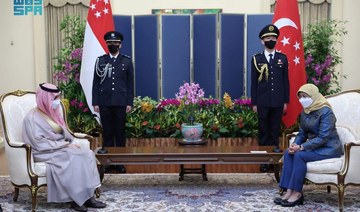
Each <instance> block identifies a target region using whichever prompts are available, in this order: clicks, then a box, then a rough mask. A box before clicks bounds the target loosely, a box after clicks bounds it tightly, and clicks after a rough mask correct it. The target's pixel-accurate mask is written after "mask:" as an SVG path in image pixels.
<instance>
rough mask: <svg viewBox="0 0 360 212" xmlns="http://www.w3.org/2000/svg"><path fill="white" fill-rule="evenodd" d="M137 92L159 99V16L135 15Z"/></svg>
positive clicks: (140, 94) (137, 93) (139, 94)
mask: <svg viewBox="0 0 360 212" xmlns="http://www.w3.org/2000/svg"><path fill="white" fill-rule="evenodd" d="M134 31H135V33H134V34H135V65H136V66H135V70H136V73H135V93H136V95H137V96H143V97H144V96H149V97H151V98H153V99H159V85H160V83H159V75H158V70H159V69H158V65H159V64H158V61H159V59H158V58H159V57H158V52H159V48H158V45H159V42H158V17H157V16H156V15H144V16H135V18H134Z"/></svg>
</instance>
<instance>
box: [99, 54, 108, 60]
mask: <svg viewBox="0 0 360 212" xmlns="http://www.w3.org/2000/svg"><path fill="white" fill-rule="evenodd" d="M106 55H107V54H103V55H101V56H99V57H98V58H99V59H100V58H103V57H105V56H106Z"/></svg>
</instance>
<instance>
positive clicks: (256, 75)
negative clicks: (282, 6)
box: [251, 24, 289, 172]
mask: <svg viewBox="0 0 360 212" xmlns="http://www.w3.org/2000/svg"><path fill="white" fill-rule="evenodd" d="M278 37H279V29H278V28H277V27H276V26H275V25H273V24H270V25H267V26H265V27H264V28H263V29H262V30H261V31H260V33H259V38H260V39H261V43H262V45H264V51H263V52H260V53H258V54H255V55H254V56H253V57H252V60H251V100H252V105H253V110H254V111H255V112H257V114H258V119H259V125H258V130H259V132H258V133H259V134H258V139H259V145H260V146H275V148H274V151H275V152H279V151H280V149H279V133H280V124H281V118H282V116H283V114H284V113H285V111H286V108H287V104H288V103H289V78H288V60H287V57H286V55H285V54H282V53H280V52H277V51H275V45H276V42H277V38H278ZM267 169H268V167H267V165H262V166H261V170H262V171H264V172H265V171H267Z"/></svg>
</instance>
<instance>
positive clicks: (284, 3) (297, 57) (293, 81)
mask: <svg viewBox="0 0 360 212" xmlns="http://www.w3.org/2000/svg"><path fill="white" fill-rule="evenodd" d="M273 24H274V25H275V26H277V27H278V28H279V30H280V36H279V38H278V41H277V44H276V49H277V50H278V51H281V52H282V53H284V54H286V56H287V58H288V61H289V81H290V103H289V105H288V108H287V112H286V115H284V117H283V122H284V124H285V126H286V127H290V126H292V125H293V124H295V123H296V119H297V117H298V115H299V114H300V112H301V110H302V107H301V105H300V104H299V101H298V99H297V91H298V89H299V88H300V87H301V86H302V85H303V84H305V83H306V72H305V64H304V47H303V41H302V36H301V25H300V15H299V10H298V4H297V0H277V2H276V5H275V14H274V18H273Z"/></svg>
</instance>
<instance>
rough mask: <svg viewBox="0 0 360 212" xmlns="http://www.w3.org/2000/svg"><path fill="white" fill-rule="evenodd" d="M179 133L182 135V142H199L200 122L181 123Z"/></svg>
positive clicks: (201, 129) (201, 131)
mask: <svg viewBox="0 0 360 212" xmlns="http://www.w3.org/2000/svg"><path fill="white" fill-rule="evenodd" d="M181 133H182V135H183V137H184V142H189V143H191V142H201V136H202V133H203V125H202V124H200V123H194V124H188V123H183V124H182V125H181Z"/></svg>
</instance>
